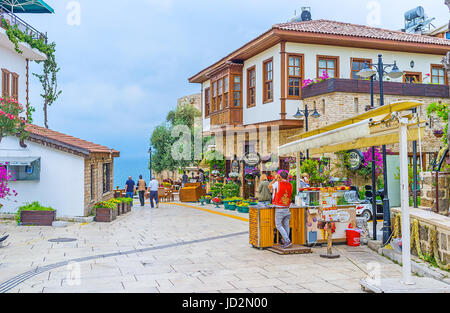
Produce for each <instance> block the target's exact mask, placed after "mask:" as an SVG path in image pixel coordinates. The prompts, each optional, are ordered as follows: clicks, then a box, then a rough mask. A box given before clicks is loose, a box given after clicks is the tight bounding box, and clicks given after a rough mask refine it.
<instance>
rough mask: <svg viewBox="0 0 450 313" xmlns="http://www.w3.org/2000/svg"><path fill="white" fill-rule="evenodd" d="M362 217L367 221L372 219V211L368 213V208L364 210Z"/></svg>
mask: <svg viewBox="0 0 450 313" xmlns="http://www.w3.org/2000/svg"><path fill="white" fill-rule="evenodd" d="M361 216H362V217H364V219H365V220H366V221H367V222H368V221H370V220H371V219H372V213H370V211H369V210H365V211H364V212H363V213H362V214H361Z"/></svg>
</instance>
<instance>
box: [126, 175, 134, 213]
mask: <svg viewBox="0 0 450 313" xmlns="http://www.w3.org/2000/svg"><path fill="white" fill-rule="evenodd" d="M135 185H136V184H135V183H134V180H133V179H131V176H130V177H128V180H127V182H126V184H125V191H126V193H127V194H126V197H127V198H131V199H133V197H134V186H135ZM131 206H133V203H131Z"/></svg>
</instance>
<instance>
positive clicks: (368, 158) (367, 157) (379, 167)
mask: <svg viewBox="0 0 450 313" xmlns="http://www.w3.org/2000/svg"><path fill="white" fill-rule="evenodd" d="M363 155H364V167H369V166H371V163H372V147H371V148H369V149H368V150H367V151H366V152H363ZM375 165H376V166H375V172H376V175H377V176H378V175H380V174H381V173H382V172H383V155H382V154H381V152H380V148H378V147H375Z"/></svg>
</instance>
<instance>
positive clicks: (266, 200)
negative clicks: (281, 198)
mask: <svg viewBox="0 0 450 313" xmlns="http://www.w3.org/2000/svg"><path fill="white" fill-rule="evenodd" d="M269 184H270V183H269V181H268V179H267V175H266V174H262V175H261V181H260V183H259V187H258V201H259V202H260V203H262V204H265V205H269V204H270V201H271V200H272V194H271V192H270V189H269Z"/></svg>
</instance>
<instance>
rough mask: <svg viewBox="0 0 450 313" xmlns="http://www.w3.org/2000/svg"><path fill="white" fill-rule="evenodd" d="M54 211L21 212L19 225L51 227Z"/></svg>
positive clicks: (54, 215) (54, 216)
mask: <svg viewBox="0 0 450 313" xmlns="http://www.w3.org/2000/svg"><path fill="white" fill-rule="evenodd" d="M55 218H56V211H21V212H20V224H21V225H24V226H31V225H35V226H52V224H53V222H54V221H55Z"/></svg>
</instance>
